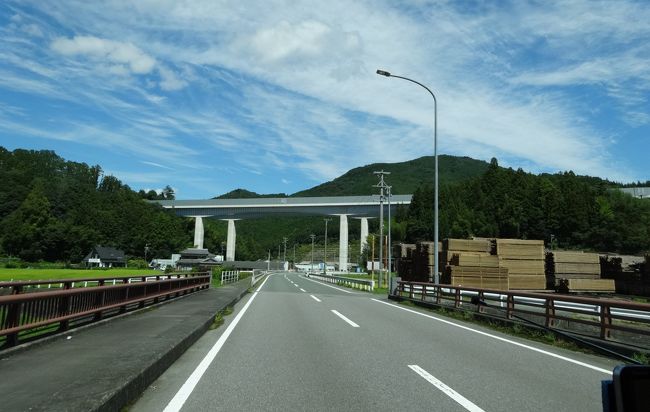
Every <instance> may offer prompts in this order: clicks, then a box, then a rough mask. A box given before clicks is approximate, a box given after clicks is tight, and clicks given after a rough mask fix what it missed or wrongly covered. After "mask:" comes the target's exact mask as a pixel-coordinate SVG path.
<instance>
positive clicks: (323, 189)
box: [292, 155, 489, 196]
mask: <svg viewBox="0 0 650 412" xmlns="http://www.w3.org/2000/svg"><path fill="white" fill-rule="evenodd" d="M488 166H489V163H487V162H484V161H482V160H475V159H472V158H469V157H458V156H449V155H440V156H438V169H439V172H440V184H447V183H456V182H460V181H463V180H467V179H471V178H473V177H477V176H480V175H482V174H483V173H485V171H486V170H487V168H488ZM434 169H435V163H434V158H433V156H423V157H420V158H418V159H414V160H409V161H407V162H400V163H373V164H370V165H367V166H363V167H356V168H354V169H351V170H350V171H349V172H347V173H345V174H343V175H342V176H340V177H337V178H336V179H334V180H332V181H331V182H327V183H323V184H320V185H318V186H315V187H312V188H311V189H307V190H303V191H300V192H297V193H294V194H293V195H292V196H355V195H358V196H360V195H371V194H375V193H378V192H377V188H375V187H373V186H374V185H376V184H377V182H378V179H377V176H376V175H375V174H374V173H373V172H375V171H379V170H383V171H385V172H390V175H388V176H386V178H385V180H386V183H387V184H388V185H390V186H392V187H393V189H392V190H393V194H395V195H402V194H411V193H413V192H415V190H416V189H417V188H418V187H420V185H422V184H423V183H425V184H429V183H430V184H433V179H434V176H435V175H434Z"/></svg>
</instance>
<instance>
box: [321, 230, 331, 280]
mask: <svg viewBox="0 0 650 412" xmlns="http://www.w3.org/2000/svg"><path fill="white" fill-rule="evenodd" d="M323 220H324V221H325V258H324V259H323V260H324V261H325V268H324V270H325V274H326V275H327V223H328V222H329V221H331V220H332V219H331V218H329V217H326V218H325V219H323Z"/></svg>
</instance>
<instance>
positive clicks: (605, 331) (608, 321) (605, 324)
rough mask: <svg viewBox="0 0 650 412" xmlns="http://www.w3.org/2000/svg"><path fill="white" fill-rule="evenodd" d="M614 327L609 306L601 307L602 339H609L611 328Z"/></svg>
mask: <svg viewBox="0 0 650 412" xmlns="http://www.w3.org/2000/svg"><path fill="white" fill-rule="evenodd" d="M611 325H612V313H611V309H610V307H609V305H601V306H600V338H601V339H609V338H610V337H611V331H610V329H609V327H610V326H611Z"/></svg>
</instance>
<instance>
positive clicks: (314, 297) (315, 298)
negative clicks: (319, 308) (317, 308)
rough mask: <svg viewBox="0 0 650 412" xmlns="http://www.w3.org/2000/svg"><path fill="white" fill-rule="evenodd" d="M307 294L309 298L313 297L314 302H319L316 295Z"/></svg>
mask: <svg viewBox="0 0 650 412" xmlns="http://www.w3.org/2000/svg"><path fill="white" fill-rule="evenodd" d="M309 296H311V298H312V299H314V300H315V301H316V302H320V301H321V300H320V299H318V298H317V297H316V296H314V295H309Z"/></svg>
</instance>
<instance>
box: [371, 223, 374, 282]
mask: <svg viewBox="0 0 650 412" xmlns="http://www.w3.org/2000/svg"><path fill="white" fill-rule="evenodd" d="M370 236H372V260H371V262H372V263H371V265H370V270H371V274H370V279H371V280H373V281H374V280H375V235H374V233H373V234H372V235H370Z"/></svg>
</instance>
